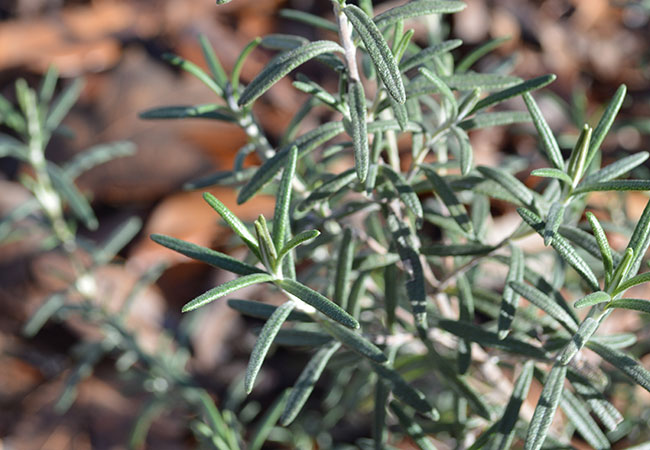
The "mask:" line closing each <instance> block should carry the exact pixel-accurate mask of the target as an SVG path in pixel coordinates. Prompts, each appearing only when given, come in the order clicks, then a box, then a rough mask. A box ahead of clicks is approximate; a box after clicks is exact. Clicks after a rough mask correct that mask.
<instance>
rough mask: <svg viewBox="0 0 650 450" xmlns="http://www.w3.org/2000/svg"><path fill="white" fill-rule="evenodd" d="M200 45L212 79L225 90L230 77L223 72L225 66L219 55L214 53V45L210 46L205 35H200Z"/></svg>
mask: <svg viewBox="0 0 650 450" xmlns="http://www.w3.org/2000/svg"><path fill="white" fill-rule="evenodd" d="M199 43H200V44H201V51H202V52H203V58H204V59H205V62H206V63H207V64H208V67H209V68H210V73H211V74H212V77H213V78H214V80H215V81H216V82H217V84H218V85H219V86H221V88H222V89H225V87H226V84H227V83H228V77H227V76H226V72H225V71H224V70H223V66H222V65H221V63H220V62H219V58H217V55H216V54H215V53H214V50H213V49H212V45H210V42H209V41H208V38H207V37H206V36H205V35H204V34H200V35H199Z"/></svg>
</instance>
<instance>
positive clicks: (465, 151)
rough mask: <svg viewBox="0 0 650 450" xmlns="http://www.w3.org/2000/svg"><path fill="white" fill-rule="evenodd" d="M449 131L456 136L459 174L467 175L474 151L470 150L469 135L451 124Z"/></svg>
mask: <svg viewBox="0 0 650 450" xmlns="http://www.w3.org/2000/svg"><path fill="white" fill-rule="evenodd" d="M451 132H452V133H453V135H454V136H455V137H456V140H457V141H458V145H459V146H460V155H459V163H460V174H461V175H468V174H469V172H470V171H471V170H472V164H473V162H474V152H473V151H472V146H471V144H470V142H469V136H467V133H465V131H463V130H462V129H461V128H459V127H457V126H455V125H452V127H451Z"/></svg>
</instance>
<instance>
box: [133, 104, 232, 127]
mask: <svg viewBox="0 0 650 450" xmlns="http://www.w3.org/2000/svg"><path fill="white" fill-rule="evenodd" d="M139 117H140V118H141V119H145V120H152V119H213V120H221V121H224V122H232V123H234V122H236V121H237V119H236V118H235V117H234V116H233V115H232V113H231V112H230V111H229V110H228V109H227V108H226V107H224V106H221V105H217V104H215V103H208V104H205V105H194V106H186V105H179V106H163V107H161V108H152V109H148V110H146V111H144V112H141V113H140V114H139Z"/></svg>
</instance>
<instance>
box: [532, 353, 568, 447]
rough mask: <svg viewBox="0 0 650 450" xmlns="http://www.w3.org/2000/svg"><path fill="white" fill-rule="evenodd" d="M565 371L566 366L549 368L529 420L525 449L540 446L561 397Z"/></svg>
mask: <svg viewBox="0 0 650 450" xmlns="http://www.w3.org/2000/svg"><path fill="white" fill-rule="evenodd" d="M566 372H567V366H561V365H555V366H553V368H552V369H551V373H550V374H549V375H548V377H547V379H546V383H545V384H544V389H542V395H541V397H540V399H539V401H538V402H537V407H536V408H535V412H534V413H533V418H532V420H531V421H530V427H529V428H528V434H527V435H526V442H525V443H524V449H525V450H539V449H541V448H542V445H543V444H544V440H545V439H546V434H547V432H548V429H549V427H550V426H551V421H552V420H553V416H554V415H555V411H556V410H557V407H558V405H559V404H560V400H561V399H562V391H563V389H564V378H565V376H566Z"/></svg>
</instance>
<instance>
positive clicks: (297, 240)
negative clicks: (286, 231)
mask: <svg viewBox="0 0 650 450" xmlns="http://www.w3.org/2000/svg"><path fill="white" fill-rule="evenodd" d="M319 235H320V231H318V230H306V231H302V232H300V233H298V234H297V235H295V236H294V237H292V238H291V239H289V240H288V241H287V242H286V243H285V244H284V247H282V250H280V251H279V252H278V261H282V258H284V257H285V255H286V254H287V253H289V252H290V251H291V250H293V249H294V248H296V247H298V246H299V245H300V244H302V243H304V242H307V241H309V240H312V239H314V238H316V237H318V236H319Z"/></svg>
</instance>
